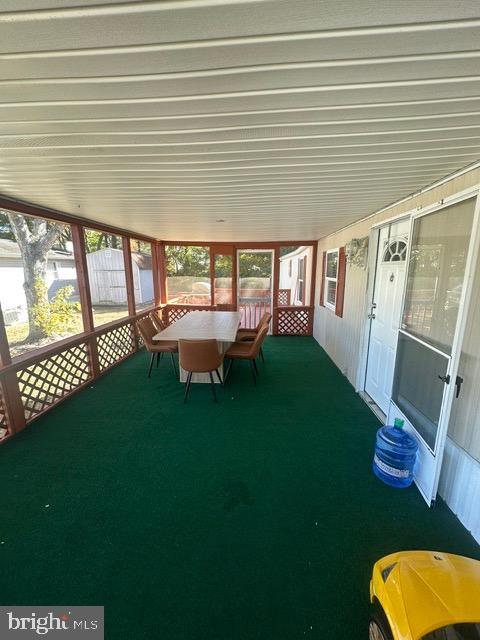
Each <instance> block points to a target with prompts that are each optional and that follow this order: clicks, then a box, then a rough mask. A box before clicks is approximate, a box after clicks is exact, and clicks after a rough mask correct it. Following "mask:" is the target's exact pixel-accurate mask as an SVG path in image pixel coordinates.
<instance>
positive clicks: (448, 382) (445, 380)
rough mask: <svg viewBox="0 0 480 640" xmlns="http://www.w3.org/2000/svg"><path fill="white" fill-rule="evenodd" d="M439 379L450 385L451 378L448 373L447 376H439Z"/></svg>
mask: <svg viewBox="0 0 480 640" xmlns="http://www.w3.org/2000/svg"><path fill="white" fill-rule="evenodd" d="M438 379H439V380H441V381H442V382H444V383H445V384H450V376H449V374H448V373H447V375H446V376H438Z"/></svg>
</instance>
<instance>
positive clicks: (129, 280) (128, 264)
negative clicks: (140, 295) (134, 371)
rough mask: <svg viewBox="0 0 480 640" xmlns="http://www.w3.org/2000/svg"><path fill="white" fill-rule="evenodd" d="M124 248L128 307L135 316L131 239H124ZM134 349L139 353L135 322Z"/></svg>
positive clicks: (133, 333)
mask: <svg viewBox="0 0 480 640" xmlns="http://www.w3.org/2000/svg"><path fill="white" fill-rule="evenodd" d="M122 247H123V261H124V264H125V286H126V289H127V305H128V315H129V316H134V315H135V285H134V282H133V267H132V248H131V245H130V238H127V237H125V236H124V237H123V238H122ZM131 335H132V349H133V351H138V339H137V327H136V324H135V322H133V325H132V334H131Z"/></svg>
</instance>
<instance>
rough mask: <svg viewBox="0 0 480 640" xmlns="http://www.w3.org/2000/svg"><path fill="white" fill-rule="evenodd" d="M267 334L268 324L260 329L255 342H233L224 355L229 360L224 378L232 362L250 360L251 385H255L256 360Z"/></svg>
mask: <svg viewBox="0 0 480 640" xmlns="http://www.w3.org/2000/svg"><path fill="white" fill-rule="evenodd" d="M267 332H268V324H267V325H264V326H263V327H262V329H260V331H259V332H258V333H257V335H256V336H255V340H254V341H253V342H246V341H243V342H242V341H241V342H234V343H233V344H232V346H231V347H230V348H229V349H228V351H227V352H226V353H225V358H228V359H229V360H230V364H229V365H228V371H227V373H226V374H225V378H226V377H227V375H228V373H229V372H230V369H231V368H232V364H233V361H234V360H250V363H251V367H252V375H253V383H254V384H255V385H256V384H257V374H258V369H257V363H256V359H257V358H258V354H259V353H260V350H261V348H262V344H263V341H264V340H265V337H266V335H267Z"/></svg>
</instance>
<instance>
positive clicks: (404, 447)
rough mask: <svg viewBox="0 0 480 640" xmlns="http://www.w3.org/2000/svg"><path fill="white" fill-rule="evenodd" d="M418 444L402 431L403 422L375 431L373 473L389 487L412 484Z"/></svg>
mask: <svg viewBox="0 0 480 640" xmlns="http://www.w3.org/2000/svg"><path fill="white" fill-rule="evenodd" d="M417 451H418V442H417V441H416V440H415V438H413V437H412V436H411V435H410V434H408V433H406V431H404V430H403V420H400V419H399V418H396V419H395V422H394V425H393V427H392V426H388V425H387V426H386V427H381V428H380V429H379V430H378V431H377V439H376V443H375V456H374V458H373V472H374V474H375V475H376V476H377V478H380V480H382V481H383V482H385V483H386V484H389V485H390V486H391V487H399V488H405V487H409V486H410V485H411V484H412V482H413V475H414V468H415V462H416V460H417Z"/></svg>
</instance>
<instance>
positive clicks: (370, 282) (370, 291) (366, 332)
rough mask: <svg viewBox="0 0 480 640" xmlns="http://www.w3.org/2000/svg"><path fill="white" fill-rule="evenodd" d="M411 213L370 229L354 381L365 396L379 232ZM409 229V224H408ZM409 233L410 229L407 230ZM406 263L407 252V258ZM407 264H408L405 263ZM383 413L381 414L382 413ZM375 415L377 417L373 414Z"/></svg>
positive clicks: (404, 218)
mask: <svg viewBox="0 0 480 640" xmlns="http://www.w3.org/2000/svg"><path fill="white" fill-rule="evenodd" d="M412 214H413V212H412V211H408V212H407V213H401V214H399V215H398V216H394V217H392V218H388V219H387V220H382V222H378V223H377V224H375V225H373V226H372V227H371V229H370V234H369V240H368V265H367V291H366V294H365V304H364V317H365V324H364V327H363V336H362V343H361V345H360V366H359V367H358V374H357V380H356V385H355V386H356V389H355V390H356V391H357V392H360V393H364V394H366V393H367V392H366V391H365V386H366V381H367V367H368V354H369V349H370V337H371V331H372V319H370V318H369V317H368V314H369V313H370V309H371V306H372V302H373V296H374V293H375V284H376V280H377V267H378V261H379V248H380V231H381V230H382V229H383V227H387V226H389V225H391V224H394V223H396V222H401V221H402V220H407V219H411V218H412ZM410 227H411V223H410ZM409 233H410V229H409ZM408 240H409V243H408V247H410V237H409V239H408ZM406 260H407V261H408V250H407V258H406ZM407 264H408V262H407ZM404 294H405V289H404V290H403V292H402V302H403V296H404ZM367 395H368V394H367ZM382 413H383V412H382ZM375 415H378V414H377V412H375Z"/></svg>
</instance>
